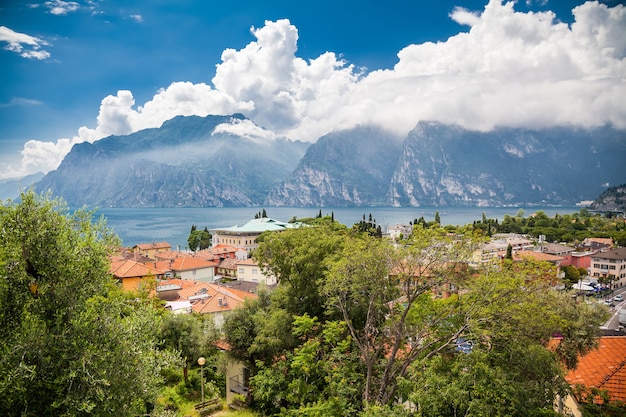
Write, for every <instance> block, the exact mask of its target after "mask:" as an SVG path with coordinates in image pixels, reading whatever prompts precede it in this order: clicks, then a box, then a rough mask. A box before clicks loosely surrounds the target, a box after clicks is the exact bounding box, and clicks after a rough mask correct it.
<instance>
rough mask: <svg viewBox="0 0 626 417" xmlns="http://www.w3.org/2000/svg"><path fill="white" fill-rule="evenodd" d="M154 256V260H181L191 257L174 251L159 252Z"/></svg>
mask: <svg viewBox="0 0 626 417" xmlns="http://www.w3.org/2000/svg"><path fill="white" fill-rule="evenodd" d="M154 256H155V258H157V259H159V260H169V259H176V258H181V257H184V256H191V254H188V253H183V252H180V251H176V250H170V251H165V252H159V253H157V254H156V255H154Z"/></svg>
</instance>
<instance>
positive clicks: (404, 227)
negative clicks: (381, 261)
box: [387, 224, 413, 240]
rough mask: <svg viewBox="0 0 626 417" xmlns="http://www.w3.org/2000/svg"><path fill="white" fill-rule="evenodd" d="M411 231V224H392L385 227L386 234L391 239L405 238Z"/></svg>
mask: <svg viewBox="0 0 626 417" xmlns="http://www.w3.org/2000/svg"><path fill="white" fill-rule="evenodd" d="M412 233H413V226H411V225H410V224H394V225H393V226H391V227H389V229H387V234H388V235H389V238H390V239H391V240H399V239H400V238H403V239H406V238H408V237H409V236H411V234H412Z"/></svg>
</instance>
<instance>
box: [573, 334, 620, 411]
mask: <svg viewBox="0 0 626 417" xmlns="http://www.w3.org/2000/svg"><path fill="white" fill-rule="evenodd" d="M565 379H566V380H567V382H568V383H569V384H570V385H572V386H575V385H577V384H581V385H583V386H585V387H587V388H592V387H594V388H598V389H601V390H606V391H607V392H608V394H609V401H611V402H614V401H624V402H626V336H603V337H601V338H600V339H599V340H598V347H597V348H596V349H594V350H592V351H590V352H589V353H587V354H586V355H585V356H582V357H581V358H580V359H579V362H578V367H577V368H576V369H574V370H571V371H570V372H569V373H568V374H567V375H566V377H565ZM596 401H597V400H596Z"/></svg>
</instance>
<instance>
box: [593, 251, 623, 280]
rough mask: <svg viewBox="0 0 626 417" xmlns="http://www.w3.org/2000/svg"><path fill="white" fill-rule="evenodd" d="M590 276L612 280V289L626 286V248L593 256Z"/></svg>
mask: <svg viewBox="0 0 626 417" xmlns="http://www.w3.org/2000/svg"><path fill="white" fill-rule="evenodd" d="M589 276H590V277H593V278H598V279H599V280H601V279H603V278H610V279H611V283H610V285H611V288H619V287H623V286H624V285H626V248H617V249H611V250H607V251H604V252H597V253H595V254H593V255H591V266H590V267H589Z"/></svg>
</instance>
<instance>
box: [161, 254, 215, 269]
mask: <svg viewBox="0 0 626 417" xmlns="http://www.w3.org/2000/svg"><path fill="white" fill-rule="evenodd" d="M217 265H218V263H217V262H212V261H205V260H204V259H200V258H194V257H192V256H183V257H180V258H176V259H174V260H173V261H172V264H171V265H170V269H171V270H172V271H191V270H194V269H203V268H214V267H216V266H217Z"/></svg>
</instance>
